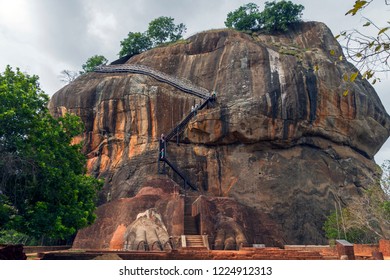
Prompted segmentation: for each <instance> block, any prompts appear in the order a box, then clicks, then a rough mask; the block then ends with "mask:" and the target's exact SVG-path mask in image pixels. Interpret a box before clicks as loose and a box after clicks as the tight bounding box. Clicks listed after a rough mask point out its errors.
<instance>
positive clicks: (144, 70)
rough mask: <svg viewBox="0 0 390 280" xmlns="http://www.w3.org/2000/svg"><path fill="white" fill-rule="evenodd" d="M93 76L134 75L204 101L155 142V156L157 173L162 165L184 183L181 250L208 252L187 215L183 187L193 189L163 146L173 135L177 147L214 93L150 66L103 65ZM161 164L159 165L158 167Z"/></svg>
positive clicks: (205, 241) (187, 200) (203, 238)
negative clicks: (188, 125) (143, 76)
mask: <svg viewBox="0 0 390 280" xmlns="http://www.w3.org/2000/svg"><path fill="white" fill-rule="evenodd" d="M94 71H95V72H97V73H134V74H141V75H147V76H150V77H152V78H154V79H156V80H157V81H160V82H164V83H167V84H169V85H171V86H173V87H175V88H177V89H179V90H181V91H182V92H185V93H188V94H191V95H194V96H196V97H200V98H202V99H203V100H204V102H203V103H202V104H200V105H199V106H197V107H195V108H194V109H193V110H192V111H191V112H190V113H189V114H188V115H187V116H186V117H185V118H184V119H183V120H182V121H180V122H179V123H178V124H177V125H176V126H175V127H174V128H173V129H172V130H171V131H169V132H168V134H166V136H165V137H164V139H160V141H159V155H158V172H159V173H165V164H167V165H168V166H169V167H170V168H171V169H172V170H173V171H174V172H175V173H176V174H177V175H178V176H179V177H180V178H181V179H183V181H184V191H185V203H186V204H188V205H186V206H185V213H184V235H182V238H181V240H182V247H185V248H201V249H209V243H208V239H207V235H199V225H198V224H197V223H198V221H197V218H196V217H194V216H192V213H191V205H192V202H191V199H190V197H187V185H188V186H189V187H190V188H191V189H193V190H195V191H197V190H198V189H197V187H196V186H195V185H194V184H192V183H191V182H190V181H189V180H188V178H187V177H186V176H185V175H184V174H183V173H182V172H181V171H180V170H179V168H178V167H177V166H176V165H175V164H173V163H172V162H171V161H169V160H168V159H167V143H168V142H169V141H171V140H172V138H173V137H174V136H176V142H177V144H179V135H180V133H182V132H183V131H184V129H185V127H186V126H187V124H188V123H189V122H190V121H191V119H192V118H193V117H194V116H196V114H197V113H198V111H200V110H202V109H204V108H205V107H206V106H207V105H208V104H209V103H213V102H214V101H215V100H216V96H215V92H213V94H210V92H209V91H208V90H206V89H204V88H202V87H199V86H195V85H193V84H192V83H191V82H189V81H187V80H184V79H178V78H176V77H174V76H170V75H167V74H165V73H163V72H160V71H157V70H155V69H152V68H150V67H146V66H143V65H136V64H117V65H108V66H106V65H104V66H100V67H97V68H95V70H94ZM161 164H162V166H160V165H161Z"/></svg>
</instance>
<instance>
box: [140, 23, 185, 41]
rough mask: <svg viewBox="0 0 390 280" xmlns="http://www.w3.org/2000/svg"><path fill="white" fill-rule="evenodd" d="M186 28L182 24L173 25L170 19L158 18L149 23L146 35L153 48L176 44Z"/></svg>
mask: <svg viewBox="0 0 390 280" xmlns="http://www.w3.org/2000/svg"><path fill="white" fill-rule="evenodd" d="M186 30H187V28H186V26H185V25H184V24H183V23H180V24H178V25H175V24H174V19H173V18H171V17H164V16H162V17H158V18H156V19H154V20H152V21H151V22H150V23H149V27H148V30H147V35H148V37H149V38H150V40H152V42H153V45H154V46H158V45H161V44H163V43H168V42H176V41H177V40H180V39H181V38H182V37H183V34H184V33H185V32H186Z"/></svg>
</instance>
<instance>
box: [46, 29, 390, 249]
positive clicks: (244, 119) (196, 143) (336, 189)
mask: <svg viewBox="0 0 390 280" xmlns="http://www.w3.org/2000/svg"><path fill="white" fill-rule="evenodd" d="M330 50H334V51H335V53H336V54H335V56H332V55H331V54H330ZM341 54H342V52H341V48H340V46H339V45H338V43H337V41H336V40H335V39H334V38H333V36H332V34H331V33H330V31H329V29H328V28H327V27H326V26H325V25H323V24H321V23H315V22H309V23H302V24H298V25H296V26H295V27H294V28H293V29H292V30H291V31H290V32H288V33H286V34H281V35H277V36H271V35H253V36H250V35H247V34H244V33H239V32H235V31H231V30H221V31H210V32H203V33H199V34H197V35H195V36H193V37H191V38H189V39H188V42H187V43H180V44H174V45H171V46H167V47H161V48H155V49H153V50H150V51H148V52H145V53H143V54H140V55H137V56H134V57H132V58H130V60H129V61H128V62H127V63H135V64H142V65H146V66H149V67H152V68H154V69H157V70H160V71H162V72H164V73H167V74H171V75H175V76H177V77H180V78H184V79H188V80H190V81H192V82H193V83H195V84H197V85H199V86H202V87H204V88H207V89H209V90H210V91H211V90H216V91H217V99H218V100H217V105H216V106H215V107H213V108H209V109H205V110H203V111H201V112H199V114H198V115H197V116H196V117H195V118H194V119H193V120H192V121H191V123H190V124H189V125H188V128H187V130H186V131H185V132H184V134H183V135H182V137H181V139H180V142H181V145H180V146H179V147H176V146H174V145H169V146H168V151H167V157H168V158H169V159H170V161H172V162H174V163H175V164H176V165H177V166H178V167H179V168H180V169H181V170H182V171H183V173H185V174H186V176H188V177H189V178H190V180H191V182H193V183H195V184H196V185H197V186H198V187H200V188H201V189H203V190H204V191H205V193H206V194H207V196H210V197H212V196H216V197H219V196H222V197H230V198H233V199H234V200H235V201H236V202H238V203H239V204H240V205H242V206H243V207H244V208H245V207H246V210H245V211H249V212H248V213H249V215H247V216H249V217H251V219H253V223H257V222H258V220H256V218H255V217H257V218H258V219H260V218H261V215H264V217H265V219H269V220H270V221H272V222H274V223H275V225H276V226H275V227H274V229H277V228H278V227H279V230H280V234H279V235H281V236H282V237H281V238H279V237H278V238H277V239H278V240H283V241H284V242H286V243H289V244H321V243H325V242H326V240H325V238H324V234H323V231H322V224H323V221H324V219H325V216H326V215H328V214H329V213H330V211H332V210H334V208H335V204H339V203H340V204H348V202H349V200H350V199H351V198H352V197H353V196H356V195H359V193H360V189H361V188H367V187H369V186H370V185H371V184H373V183H374V182H375V181H376V178H377V176H378V171H377V166H376V164H375V162H374V161H373V156H374V154H375V153H376V152H377V151H378V150H379V149H380V147H381V145H382V144H383V143H384V141H385V140H386V139H387V138H388V136H389V116H388V114H387V113H386V111H385V109H384V108H383V106H382V104H381V102H380V100H379V98H378V96H377V95H376V93H375V91H374V90H373V88H372V87H371V86H370V85H369V83H368V82H367V81H365V80H361V78H360V77H358V78H357V79H356V82H355V83H349V84H347V83H345V82H344V81H343V78H342V76H343V73H345V72H351V71H355V69H354V68H353V66H351V65H350V64H349V63H347V62H346V61H345V60H343V61H338V57H339V55H341ZM336 60H337V61H338V62H337V63H335V61H336ZM317 67H318V71H315V69H317ZM346 88H349V94H348V96H346V97H344V96H343V95H342V93H343V92H344V90H345V89H346ZM200 101H201V100H199V99H198V98H196V97H193V96H191V95H188V94H185V93H183V92H180V91H179V90H177V89H175V88H173V87H172V86H169V85H167V84H165V83H162V82H158V81H156V80H154V79H153V78H150V77H147V76H143V75H139V74H130V73H121V74H103V73H90V74H87V75H84V76H82V77H80V78H79V79H77V80H76V81H75V82H74V83H72V84H70V85H68V86H66V87H65V88H63V89H62V90H60V91H59V92H57V93H56V94H55V95H54V96H53V98H52V100H51V102H50V110H51V112H52V113H53V114H54V115H60V114H63V113H64V112H73V113H76V114H78V115H80V116H81V117H82V119H83V121H84V122H85V124H86V133H85V134H84V135H83V136H82V137H81V138H80V139H78V140H81V139H83V140H84V141H85V147H84V149H85V153H86V154H87V156H88V166H87V167H88V171H89V173H91V174H93V175H96V176H100V177H104V178H106V184H105V187H104V189H103V191H102V192H101V196H100V204H104V203H106V202H107V201H108V200H111V202H109V203H106V204H104V205H102V206H101V207H100V208H99V210H98V213H100V214H99V217H104V215H106V214H107V215H108V213H109V212H110V211H113V212H115V211H117V212H116V213H117V215H114V216H112V218H110V222H106V224H107V225H108V224H109V223H113V225H110V234H111V233H112V234H113V233H114V232H115V230H116V228H117V226H119V225H120V224H122V223H123V224H125V225H126V226H128V225H129V224H130V223H131V222H132V221H134V217H133V216H131V217H130V216H127V217H126V219H125V217H123V218H120V217H121V215H122V216H123V214H120V213H119V212H121V211H123V207H125V206H124V205H128V206H126V207H130V208H131V207H133V206H130V205H131V203H132V201H133V200H132V199H133V198H131V197H133V196H135V194H137V192H138V191H139V190H140V188H141V187H142V186H143V185H144V182H145V180H146V177H147V175H150V174H154V173H156V172H157V164H156V158H157V154H158V141H157V139H158V137H159V135H160V134H161V133H166V132H168V131H169V130H170V129H171V128H173V127H174V125H175V124H177V123H178V122H179V121H180V120H181V119H182V118H184V117H185V116H186V115H187V114H188V113H189V112H190V110H191V106H192V105H193V104H194V103H195V102H196V103H199V102H200ZM170 176H172V177H173V178H174V179H175V180H176V181H177V182H178V183H181V181H180V179H179V178H177V177H176V176H175V175H174V174H170ZM151 197H153V196H151ZM168 197H169V196H168ZM108 198H109V199H108ZM119 199H121V200H119ZM167 199H170V198H167ZM139 200H140V201H144V202H145V203H147V204H149V205H150V207H148V208H142V209H141V208H140V207H138V208H137V211H135V212H136V213H134V215H136V214H138V213H140V212H142V211H145V210H146V209H149V208H155V206H154V202H156V201H157V200H156V199H149V198H146V196H144V197H140V198H139ZM164 201H165V200H164ZM138 204H139V203H138ZM119 205H121V206H119ZM130 208H129V209H130ZM120 209H122V210H120ZM141 210H142V211H141ZM221 211H222V210H221ZM104 213H106V214H104ZM159 213H161V212H159ZM161 214H162V215H163V217H164V214H163V213H161ZM130 218H131V219H130ZM101 219H102V218H101ZM101 219H98V220H97V222H96V223H95V224H94V225H93V226H92V227H91V229H88V230H91V231H89V233H92V232H93V231H103V230H107V229H106V227H104V228H99V223H101ZM163 219H164V218H163ZM261 219H262V218H261ZM164 222H165V223H166V224H167V228H168V232H170V230H169V222H167V221H165V220H164ZM92 228H93V230H92ZM88 230H87V231H88ZM244 231H246V230H244ZM214 234H216V233H215V232H214ZM245 234H246V233H245ZM249 235H250V234H249ZM275 236H276V235H275ZM80 238H81V237H80ZM99 238H100V237H99ZM99 238H97V239H99ZM80 240H81V239H80ZM274 241H275V242H276V240H274ZM85 242H87V241H85ZM88 242H89V241H88ZM88 242H87V243H88ZM99 242H100V243H99ZM109 242H110V240H106V239H105V240H104V242H103V241H94V242H92V243H88V244H89V245H88V246H99V247H104V246H106V247H108V246H109ZM80 244H81V243H80ZM88 246H85V247H88ZM91 248H94V247H91Z"/></svg>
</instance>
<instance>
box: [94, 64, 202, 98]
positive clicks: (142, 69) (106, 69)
mask: <svg viewBox="0 0 390 280" xmlns="http://www.w3.org/2000/svg"><path fill="white" fill-rule="evenodd" d="M94 72H97V73H134V74H142V75H147V76H150V77H152V78H154V79H156V80H158V81H160V82H164V83H167V84H169V85H171V86H173V87H175V88H177V89H179V90H181V91H184V92H186V93H189V94H192V95H195V96H197V97H200V98H203V99H207V98H209V97H210V92H209V91H208V90H207V89H205V88H202V87H199V86H196V85H194V84H192V83H191V82H190V81H188V80H186V79H183V78H177V77H174V76H171V75H168V74H166V73H163V72H161V71H158V70H156V69H153V68H150V67H147V66H144V65H140V64H119V65H103V66H99V67H96V68H95V70H94Z"/></svg>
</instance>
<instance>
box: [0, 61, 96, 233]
mask: <svg viewBox="0 0 390 280" xmlns="http://www.w3.org/2000/svg"><path fill="white" fill-rule="evenodd" d="M0 99H1V100H2V102H1V103H0V153H1V155H2V157H1V158H0V230H15V231H17V232H20V233H24V234H27V235H29V236H30V237H34V238H37V239H38V238H39V239H40V238H42V237H49V238H54V239H66V238H68V237H69V236H71V235H73V234H75V233H76V231H77V230H78V229H79V228H82V227H85V226H87V225H88V224H90V223H91V222H92V221H93V220H94V214H93V211H94V209H95V200H96V195H97V190H98V188H99V187H100V186H101V183H100V182H99V181H98V180H96V179H94V178H92V177H89V176H86V175H84V174H85V163H86V159H85V157H84V156H83V155H82V154H81V152H80V148H81V146H80V145H71V140H72V138H73V137H74V136H76V135H78V134H80V133H81V132H82V130H83V127H82V125H81V121H80V119H79V118H78V117H77V116H74V115H66V116H64V117H62V118H58V119H54V118H53V117H52V116H51V115H50V114H49V112H48V109H47V102H48V100H49V98H48V96H47V95H45V94H44V92H43V91H42V90H41V89H40V87H39V83H38V77H37V76H30V75H28V74H24V73H22V72H21V71H20V70H19V69H17V70H16V71H13V70H12V68H11V67H9V66H7V68H6V69H5V71H4V73H1V74H0Z"/></svg>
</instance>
